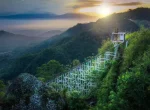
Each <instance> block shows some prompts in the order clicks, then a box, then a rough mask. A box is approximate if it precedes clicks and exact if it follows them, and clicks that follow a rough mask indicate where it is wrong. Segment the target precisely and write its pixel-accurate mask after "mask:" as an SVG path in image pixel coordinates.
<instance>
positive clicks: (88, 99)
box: [0, 28, 150, 110]
mask: <svg viewBox="0 0 150 110" xmlns="http://www.w3.org/2000/svg"><path fill="white" fill-rule="evenodd" d="M126 41H128V42H129V43H128V46H127V47H126V45H125V43H122V44H120V46H119V49H118V52H117V53H118V54H117V59H112V60H109V61H108V62H107V63H106V68H105V69H104V70H103V71H93V77H91V78H93V81H94V82H95V83H96V85H97V86H96V87H95V88H93V89H91V90H90V93H89V94H86V95H85V94H84V95H85V96H84V95H83V94H80V92H78V91H76V90H72V91H71V93H68V90H67V89H64V90H63V91H61V92H57V91H56V90H55V89H54V88H53V87H54V86H56V87H61V85H53V86H52V85H48V86H46V85H45V84H46V83H44V82H42V81H40V80H41V79H40V80H39V78H36V77H35V76H33V75H30V74H27V73H23V74H21V75H19V77H17V78H16V79H15V80H14V81H12V83H11V84H10V86H9V87H8V88H7V94H6V95H5V89H6V87H5V85H4V83H3V82H2V81H0V84H1V85H0V87H1V88H2V89H1V90H2V91H1V95H0V97H2V96H5V97H4V99H3V102H2V107H6V108H8V109H9V108H12V107H13V109H15V110H17V109H22V108H25V109H32V108H33V107H34V108H36V109H46V110H49V109H54V110H149V108H150V105H149V103H150V100H149V98H150V54H149V53H150V29H145V28H141V29H140V30H139V31H136V32H133V33H130V34H127V35H126ZM112 45H113V44H112V42H111V41H110V40H107V41H105V43H103V45H102V46H101V48H99V52H100V54H103V53H105V52H106V51H111V50H112V48H113V46H112ZM56 63H58V62H56V61H54V60H53V61H50V62H49V63H47V64H44V65H43V66H41V67H40V68H39V69H40V70H42V71H43V74H44V75H43V76H42V77H46V76H45V72H47V71H48V70H49V69H46V68H47V67H46V66H48V65H53V66H51V67H53V69H52V68H51V69H52V70H53V71H54V70H57V69H58V68H56V67H58V66H60V64H57V65H56ZM59 69H60V67H59ZM49 75H50V74H49ZM80 86H83V85H80ZM84 86H85V85H84ZM12 96H13V97H12ZM22 100H24V101H22ZM6 105H7V106H6Z"/></svg>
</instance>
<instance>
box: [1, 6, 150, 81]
mask: <svg viewBox="0 0 150 110" xmlns="http://www.w3.org/2000/svg"><path fill="white" fill-rule="evenodd" d="M149 11H150V9H147V8H138V9H135V10H132V11H129V12H124V13H117V14H112V15H110V16H108V17H105V18H101V19H99V20H97V21H96V22H91V23H87V24H77V25H76V26H74V27H72V28H69V29H68V30H67V31H66V32H64V33H62V34H60V35H58V36H56V37H55V36H54V37H52V38H51V39H48V40H47V41H44V42H43V43H40V44H38V45H37V46H34V47H32V48H29V49H27V50H26V51H25V53H27V54H26V55H23V56H22V57H21V58H18V59H17V60H16V61H15V62H14V63H13V64H12V66H11V68H10V70H9V71H6V73H9V74H8V75H7V74H5V73H4V76H2V77H3V78H7V79H11V78H13V77H16V76H17V75H18V74H20V73H21V72H28V73H31V74H36V69H37V67H40V66H41V65H42V64H45V63H47V62H49V61H50V60H57V61H59V62H60V63H61V64H63V65H68V64H71V63H72V61H73V60H74V59H78V60H80V61H81V62H83V61H84V60H85V58H86V57H89V56H93V55H96V54H97V53H98V48H99V47H100V46H101V44H102V41H103V40H105V39H107V38H110V35H111V32H112V31H113V30H114V29H115V28H118V29H119V31H125V32H134V31H137V30H138V29H139V28H140V27H139V24H137V23H135V22H133V21H132V20H146V21H148V20H149V21H150V19H149V16H150V15H149V14H146V15H144V16H143V17H141V16H140V15H142V14H143V13H146V12H149ZM130 13H132V15H133V16H130ZM136 15H137V16H136ZM134 16H136V17H134ZM131 19H132V20H131ZM141 24H142V23H141Z"/></svg>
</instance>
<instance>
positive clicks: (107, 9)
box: [97, 5, 111, 17]
mask: <svg viewBox="0 0 150 110" xmlns="http://www.w3.org/2000/svg"><path fill="white" fill-rule="evenodd" d="M97 13H98V14H100V15H101V16H103V17H105V16H108V15H110V13H111V10H110V7H109V6H107V5H103V6H101V7H99V8H98V10H97Z"/></svg>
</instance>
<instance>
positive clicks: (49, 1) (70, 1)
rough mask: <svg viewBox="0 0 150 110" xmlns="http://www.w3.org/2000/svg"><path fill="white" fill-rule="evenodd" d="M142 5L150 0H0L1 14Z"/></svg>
mask: <svg viewBox="0 0 150 110" xmlns="http://www.w3.org/2000/svg"><path fill="white" fill-rule="evenodd" d="M140 6H147V7H150V0H0V14H1V15H3V14H14V13H48V12H50V13H55V14H64V13H73V12H76V13H79V12H80V13H98V14H102V12H101V11H100V10H103V7H107V8H110V9H109V10H111V12H118V11H122V10H125V9H129V8H136V7H140Z"/></svg>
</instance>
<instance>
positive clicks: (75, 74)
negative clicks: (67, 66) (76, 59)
mask: <svg viewBox="0 0 150 110" xmlns="http://www.w3.org/2000/svg"><path fill="white" fill-rule="evenodd" d="M114 47H115V49H114V52H109V51H108V52H106V53H105V55H104V57H102V55H97V56H95V57H94V58H93V59H91V60H88V61H87V62H84V63H83V64H81V65H80V66H77V67H75V68H74V69H72V70H70V71H69V72H67V73H64V74H62V75H60V76H58V77H56V78H55V79H54V80H51V81H50V82H48V83H47V85H53V86H54V87H55V89H56V90H57V91H61V90H63V89H67V90H68V92H71V91H74V90H75V91H79V92H81V93H85V94H87V93H88V92H89V91H90V90H91V88H94V87H96V83H95V82H94V81H93V80H92V79H91V76H92V73H93V71H103V70H104V69H105V68H106V62H107V61H109V60H111V59H116V58H117V50H118V47H119V45H116V46H114Z"/></svg>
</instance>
